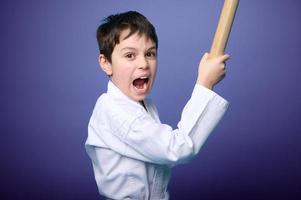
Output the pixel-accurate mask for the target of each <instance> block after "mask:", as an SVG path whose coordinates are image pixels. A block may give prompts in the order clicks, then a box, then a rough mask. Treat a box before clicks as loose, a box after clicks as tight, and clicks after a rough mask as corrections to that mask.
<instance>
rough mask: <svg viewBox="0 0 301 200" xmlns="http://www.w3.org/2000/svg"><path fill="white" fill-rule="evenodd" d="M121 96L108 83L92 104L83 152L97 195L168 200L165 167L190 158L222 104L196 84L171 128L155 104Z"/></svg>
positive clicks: (219, 115)
mask: <svg viewBox="0 0 301 200" xmlns="http://www.w3.org/2000/svg"><path fill="white" fill-rule="evenodd" d="M144 104H145V107H146V108H144V107H143V106H142V105H141V104H140V103H138V102H136V101H133V100H131V99H130V98H128V97H127V96H126V95H124V94H123V93H122V92H121V91H120V90H119V89H118V88H117V87H116V86H115V85H114V84H113V83H112V82H111V81H109V83H108V91H107V93H104V94H102V95H101V96H100V97H99V99H98V100H97V103H96V105H95V107H94V111H93V114H92V116H91V118H90V122H89V127H88V138H87V141H86V150H87V153H88V155H89V156H90V158H91V160H92V164H93V170H94V174H95V179H96V183H97V186H98V189H99V192H100V194H101V195H103V196H105V197H107V198H110V199H139V200H140V199H141V200H147V199H154V200H160V199H169V195H168V192H167V185H168V181H169V178H170V168H171V166H174V165H176V164H179V163H184V162H187V161H189V160H190V159H191V158H193V157H194V156H195V155H196V154H197V153H198V152H199V150H200V148H201V147H202V145H203V143H204V142H205V140H206V139H207V137H208V135H209V134H210V133H211V132H212V130H213V129H214V127H215V126H216V125H217V124H218V122H219V121H220V119H221V118H222V116H223V115H224V113H225V111H226V109H227V107H228V102H227V101H226V100H225V99H223V98H222V97H220V96H219V95H217V94H216V93H214V92H213V91H211V90H209V89H207V88H205V87H203V86H201V85H198V84H196V85H195V87H194V90H193V92H192V96H191V98H190V100H189V101H188V102H187V104H186V106H185V107H184V109H183V111H182V116H181V120H180V122H179V123H178V128H177V129H174V130H173V129H172V127H170V126H168V125H166V124H162V123H161V122H160V119H159V116H158V113H157V110H156V107H155V106H154V105H153V104H152V103H151V102H150V101H149V100H148V99H146V100H145V101H144Z"/></svg>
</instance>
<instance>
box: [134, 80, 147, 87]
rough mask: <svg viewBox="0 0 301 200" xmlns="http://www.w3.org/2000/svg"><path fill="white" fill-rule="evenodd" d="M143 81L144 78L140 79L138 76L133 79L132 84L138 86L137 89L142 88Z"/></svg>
mask: <svg viewBox="0 0 301 200" xmlns="http://www.w3.org/2000/svg"><path fill="white" fill-rule="evenodd" d="M144 83H145V80H143V79H140V78H138V79H136V80H134V86H135V87H136V88H138V89H142V88H143V85H144Z"/></svg>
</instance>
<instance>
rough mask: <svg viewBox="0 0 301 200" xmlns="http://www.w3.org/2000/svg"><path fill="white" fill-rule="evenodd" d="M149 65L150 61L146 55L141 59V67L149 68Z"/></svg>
mask: <svg viewBox="0 0 301 200" xmlns="http://www.w3.org/2000/svg"><path fill="white" fill-rule="evenodd" d="M148 67H149V65H148V61H147V59H146V58H145V57H142V58H140V59H139V69H147V68H148Z"/></svg>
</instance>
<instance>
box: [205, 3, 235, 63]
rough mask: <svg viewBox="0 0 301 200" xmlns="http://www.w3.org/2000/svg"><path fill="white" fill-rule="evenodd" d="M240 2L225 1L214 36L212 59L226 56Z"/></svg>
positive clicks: (211, 51)
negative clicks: (225, 52) (225, 51)
mask: <svg viewBox="0 0 301 200" xmlns="http://www.w3.org/2000/svg"><path fill="white" fill-rule="evenodd" d="M238 3H239V0H225V1H224V6H223V10H222V12H221V14H220V17H219V22H218V25H217V29H216V32H215V35H214V39H213V43H212V46H211V50H210V55H209V57H210V58H214V57H216V56H219V55H223V54H224V50H225V48H226V45H227V41H228V38H229V34H230V31H231V27H232V24H233V20H234V16H235V13H236V9H237V6H238Z"/></svg>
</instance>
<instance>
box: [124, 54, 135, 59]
mask: <svg viewBox="0 0 301 200" xmlns="http://www.w3.org/2000/svg"><path fill="white" fill-rule="evenodd" d="M125 57H126V58H128V59H133V58H134V57H135V54H133V53H127V54H125Z"/></svg>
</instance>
